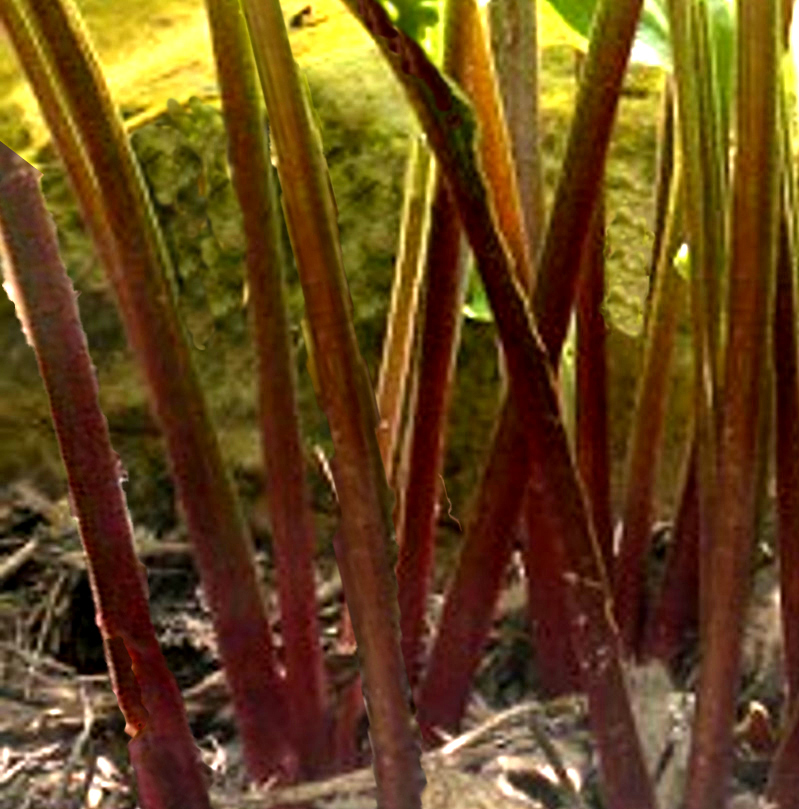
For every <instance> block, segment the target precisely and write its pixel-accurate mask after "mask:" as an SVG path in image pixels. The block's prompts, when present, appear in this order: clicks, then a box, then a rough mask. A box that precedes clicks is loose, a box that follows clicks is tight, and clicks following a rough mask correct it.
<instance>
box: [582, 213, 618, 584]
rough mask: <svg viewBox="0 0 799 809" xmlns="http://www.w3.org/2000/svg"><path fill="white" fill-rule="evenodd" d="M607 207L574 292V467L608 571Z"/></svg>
mask: <svg viewBox="0 0 799 809" xmlns="http://www.w3.org/2000/svg"><path fill="white" fill-rule="evenodd" d="M604 302H605V206H604V203H603V200H602V199H601V198H600V199H599V201H598V202H597V207H596V209H595V211H594V219H593V221H592V223H591V230H590V233H589V236H588V239H587V240H586V242H585V245H584V248H583V258H582V269H581V270H580V285H579V287H578V288H577V301H576V303H577V307H576V308H577V419H576V421H577V435H576V445H577V467H578V469H579V470H580V478H581V480H582V481H583V483H584V484H585V488H586V493H587V495H588V502H589V503H590V505H591V517H592V521H593V524H594V530H595V531H596V538H597V542H598V543H599V547H600V549H601V551H602V561H603V562H604V563H605V569H606V570H612V569H613V568H612V565H613V527H612V525H611V514H610V458H609V455H608V406H607V402H608V395H607V361H606V354H605V335H606V334H607V325H606V323H605V318H604V316H603V314H602V311H603V306H604Z"/></svg>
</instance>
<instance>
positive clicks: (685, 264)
mask: <svg viewBox="0 0 799 809" xmlns="http://www.w3.org/2000/svg"><path fill="white" fill-rule="evenodd" d="M674 269H675V270H676V271H677V274H678V275H679V276H680V278H682V279H683V280H684V281H688V280H689V279H690V277H691V255H690V253H689V251H688V245H687V244H683V245H682V247H680V249H679V250H678V251H677V255H676V256H674Z"/></svg>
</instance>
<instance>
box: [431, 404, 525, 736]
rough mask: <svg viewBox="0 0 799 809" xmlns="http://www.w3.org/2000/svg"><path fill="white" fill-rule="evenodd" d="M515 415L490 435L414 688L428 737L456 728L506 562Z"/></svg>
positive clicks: (514, 494)
mask: <svg viewBox="0 0 799 809" xmlns="http://www.w3.org/2000/svg"><path fill="white" fill-rule="evenodd" d="M515 418H516V412H515V410H514V409H509V410H507V411H506V414H505V418H502V419H500V423H499V427H498V429H497V431H496V433H495V434H494V440H493V446H494V447H496V448H497V451H495V452H492V453H491V454H490V456H489V460H488V464H487V465H486V467H485V469H484V470H483V477H482V480H481V483H480V488H479V490H478V495H477V500H476V501H475V502H474V505H473V506H472V508H471V510H470V516H469V519H468V521H467V524H466V539H465V540H464V543H463V547H462V549H461V552H460V557H459V559H458V567H457V569H456V571H455V575H454V578H453V581H452V583H451V585H450V588H449V590H448V592H447V597H446V601H445V602H444V611H443V613H442V616H441V622H440V624H439V632H438V636H437V638H436V641H435V644H434V645H433V650H432V652H431V655H430V660H429V662H428V665H427V671H426V673H425V677H424V680H423V681H422V683H421V686H420V688H419V694H418V696H417V707H418V714H417V715H418V718H419V724H420V727H421V729H422V733H423V734H424V735H425V738H427V739H428V740H429V741H432V740H433V739H435V738H436V736H435V733H434V731H433V729H434V728H436V727H441V728H444V729H445V730H448V731H455V730H457V728H458V724H459V722H460V718H461V716H463V711H464V709H465V707H466V700H467V697H468V695H469V686H470V684H471V680H472V673H473V672H474V670H475V669H476V668H477V664H478V663H479V661H480V654H481V651H482V648H483V644H484V642H485V638H486V636H487V635H488V632H489V630H490V628H491V623H492V620H493V607H494V604H496V601H497V597H498V594H499V589H500V583H501V581H502V574H503V572H504V571H505V569H506V567H507V565H508V561H509V559H510V551H511V536H510V535H511V533H512V531H513V521H512V520H511V519H509V518H508V515H509V514H513V515H516V514H518V513H519V511H520V509H521V505H522V499H523V497H524V492H525V487H526V483H527V480H528V477H529V475H528V466H527V461H528V457H529V453H528V449H527V445H526V443H525V442H519V441H517V440H516V425H515V424H514V423H513V420H514V419H515ZM514 473H515V474H514ZM503 531H506V532H507V535H506V534H505V533H503Z"/></svg>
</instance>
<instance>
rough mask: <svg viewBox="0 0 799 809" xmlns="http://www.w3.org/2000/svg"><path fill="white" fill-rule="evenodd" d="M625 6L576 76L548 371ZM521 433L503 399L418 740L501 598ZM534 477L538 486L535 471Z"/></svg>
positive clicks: (601, 149)
mask: <svg viewBox="0 0 799 809" xmlns="http://www.w3.org/2000/svg"><path fill="white" fill-rule="evenodd" d="M632 7H634V8H633V10H631V9H630V8H627V9H622V8H621V6H620V5H618V4H616V5H614V7H613V9H612V10H610V7H608V9H607V10H606V13H611V14H613V15H614V19H613V21H612V23H611V22H610V21H608V22H607V24H603V28H602V30H604V31H610V30H614V31H617V35H616V34H614V36H612V37H611V36H607V37H602V38H600V40H599V41H598V44H597V47H596V48H595V50H594V55H593V59H591V58H589V60H588V63H587V67H586V70H585V71H584V75H583V81H582V84H581V90H580V97H579V100H578V104H577V112H576V120H575V122H574V124H573V126H572V130H571V134H570V140H569V143H570V146H569V147H568V148H567V155H566V158H565V160H564V171H563V172H562V175H561V181H560V184H559V187H558V193H557V195H556V203H555V207H554V208H553V212H552V216H551V218H550V223H549V228H548V230H547V236H546V241H545V245H544V252H543V256H542V260H541V263H540V267H539V275H540V276H541V277H540V278H539V279H538V282H537V285H536V292H535V295H534V297H533V300H532V308H533V314H534V315H535V319H536V322H537V323H538V324H540V328H541V337H542V340H543V342H544V344H545V345H546V347H547V352H548V354H549V357H550V361H551V362H553V363H554V364H555V365H557V361H558V358H559V356H560V350H561V347H562V344H563V340H564V339H565V336H566V330H567V326H568V320H569V317H570V314H571V301H572V297H573V291H574V288H575V286H576V282H577V277H578V273H579V269H580V251H581V247H582V242H583V238H584V236H585V234H587V231H588V227H589V224H590V221H589V220H590V215H591V207H592V206H593V201H594V200H595V199H596V196H597V195H598V194H599V190H600V186H601V179H602V173H603V165H604V155H605V151H606V149H607V144H608V142H609V139H610V131H611V127H612V123H613V116H614V113H615V105H616V102H617V98H618V91H619V89H620V87H621V82H622V78H623V74H624V69H625V66H626V63H627V58H628V55H629V49H630V47H631V46H632V38H633V35H634V31H635V20H636V19H637V14H638V13H639V11H640V3H639V4H635V3H633V4H632ZM615 15H618V16H615ZM626 15H629V16H626ZM596 86H599V87H601V88H602V92H601V93H600V92H596ZM613 87H615V88H616V90H615V93H616V94H615V96H614V94H613V92H612V91H611V88H613ZM606 93H607V95H606ZM586 131H590V132H592V133H593V137H592V138H590V139H587V138H585V132H586ZM602 144H604V146H603V145H602ZM566 178H568V181H567V179H566ZM589 200H590V206H589V207H588V208H587V209H586V204H587V203H588V201H589ZM576 234H583V236H582V237H581V236H579V235H576ZM575 245H576V248H575ZM575 252H576V255H575ZM542 290H544V291H542ZM567 299H568V305H565V302H566V300H567ZM528 420H529V419H528ZM525 424H526V421H525V420H523V419H521V418H520V417H519V416H518V415H517V413H516V411H515V405H514V403H513V400H512V399H508V400H507V401H506V403H505V406H504V408H503V410H502V413H501V416H500V424H499V427H498V429H497V431H496V433H495V435H494V440H493V442H492V448H491V451H490V454H489V459H488V462H487V464H486V468H485V471H484V474H483V478H482V480H481V484H480V492H479V494H478V497H477V499H476V505H475V511H476V516H475V517H474V519H473V520H472V521H470V523H469V525H468V527H467V531H466V540H465V542H464V548H463V551H462V553H461V557H460V559H459V562H458V570H457V571H456V575H455V578H454V579H453V582H452V584H451V586H450V590H449V592H448V595H447V601H446V603H445V607H444V612H443V614H442V618H441V625H440V628H439V635H438V638H437V641H436V644H435V645H434V647H433V652H432V655H431V659H430V662H429V665H428V671H427V674H426V677H425V681H424V683H423V684H422V688H421V691H420V695H419V699H418V708H419V717H420V723H421V724H422V726H423V732H425V729H424V725H425V723H426V724H427V725H428V726H429V725H432V724H435V725H440V726H442V727H445V728H447V729H449V730H453V729H454V728H455V727H456V726H457V722H458V720H459V718H460V716H461V714H462V711H463V706H464V705H465V703H466V698H467V695H468V689H469V683H470V682H471V676H472V673H473V672H474V670H475V668H476V666H477V664H478V662H479V658H480V651H481V649H482V646H483V644H484V642H485V638H486V635H487V632H488V629H489V628H490V625H491V614H490V609H489V608H487V606H486V605H493V604H495V603H496V600H497V597H498V595H499V590H500V586H501V578H502V573H503V571H504V570H505V568H506V566H507V564H508V562H509V560H510V554H511V537H512V536H513V529H514V526H515V523H516V520H517V518H518V516H519V513H520V510H521V505H522V502H523V496H524V491H521V492H513V491H510V490H511V489H512V488H513V487H514V486H515V485H521V486H522V488H524V486H525V485H526V483H525V481H526V480H527V479H529V478H530V477H531V473H532V453H531V452H530V451H529V450H528V449H527V448H526V447H525V439H524V432H525ZM537 474H539V475H542V476H543V479H546V474H544V473H543V472H541V471H539V472H538V473H537ZM541 510H542V509H541V506H540V505H537V506H535V507H534V511H535V512H536V513H540V512H541ZM488 560H490V561H488ZM528 575H530V574H529V573H528ZM428 733H429V731H428Z"/></svg>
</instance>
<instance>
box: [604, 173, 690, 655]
mask: <svg viewBox="0 0 799 809" xmlns="http://www.w3.org/2000/svg"><path fill="white" fill-rule="evenodd" d="M681 177H682V168H681V166H680V167H678V168H677V174H676V175H675V177H674V181H673V183H672V188H671V193H670V196H669V202H668V214H667V218H666V226H665V232H664V237H663V239H662V240H661V243H660V255H659V256H658V268H657V272H656V274H655V292H654V295H653V298H652V310H651V312H650V316H649V320H648V322H647V330H646V348H645V351H644V362H643V369H642V372H641V378H640V383H639V386H638V391H637V396H636V405H635V417H634V419H633V427H632V433H631V437H630V441H629V447H628V453H627V459H626V470H625V482H624V485H625V492H624V510H623V513H622V533H621V542H620V544H619V552H618V555H617V558H616V560H615V565H614V575H615V582H614V598H615V609H616V617H617V620H618V621H619V627H620V630H621V634H622V640H623V642H624V646H625V650H626V652H627V654H629V655H637V654H638V653H639V652H640V644H641V642H642V639H643V631H644V621H645V609H646V605H645V596H646V593H645V588H644V577H645V570H644V568H645V561H646V555H647V552H648V550H649V545H650V539H651V528H652V514H653V508H654V506H653V500H654V494H655V484H656V477H657V469H658V464H659V460H660V455H661V447H662V444H663V435H664V432H665V429H666V410H667V406H668V385H669V381H670V370H671V358H672V354H673V352H674V341H675V338H676V334H677V325H678V322H679V316H680V310H681V307H682V303H683V284H682V281H681V279H680V277H679V275H678V274H677V272H676V270H675V269H674V267H673V264H672V261H673V257H674V254H675V253H676V251H677V248H678V245H679V236H680V224H681V221H680V220H681V211H680V210H679V208H678V206H679V204H680V200H681V198H682V193H683V192H682V188H683V185H682V179H681Z"/></svg>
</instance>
